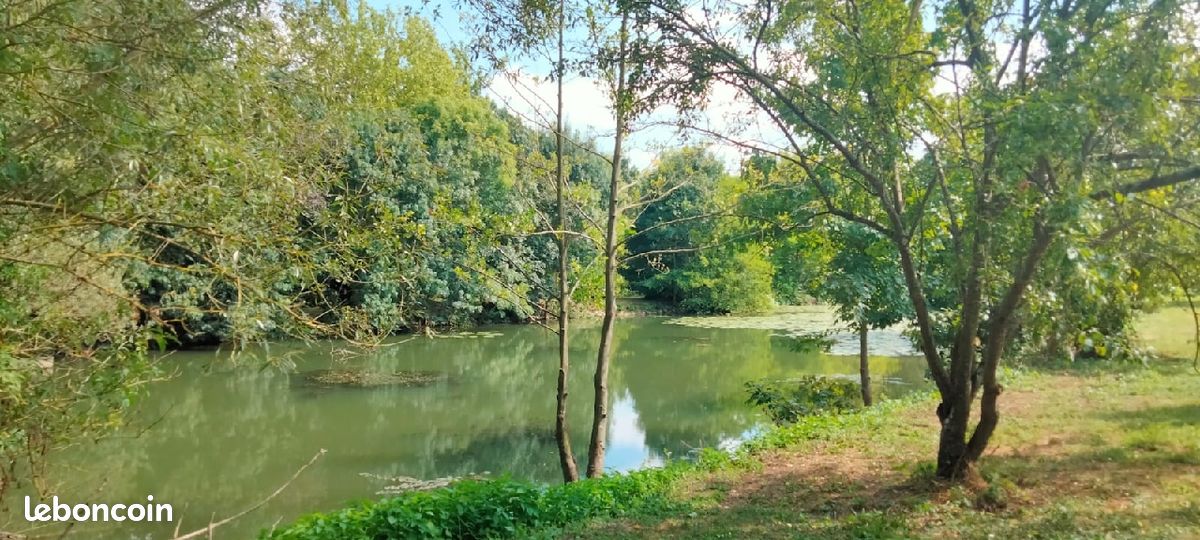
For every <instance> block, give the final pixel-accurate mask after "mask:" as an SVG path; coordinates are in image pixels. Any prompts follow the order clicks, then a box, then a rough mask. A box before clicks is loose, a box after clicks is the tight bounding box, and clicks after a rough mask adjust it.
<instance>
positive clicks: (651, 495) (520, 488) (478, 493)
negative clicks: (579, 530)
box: [260, 463, 693, 540]
mask: <svg viewBox="0 0 1200 540" xmlns="http://www.w3.org/2000/svg"><path fill="white" fill-rule="evenodd" d="M692 467H693V466H692V465H690V464H686V463H675V464H671V465H669V466H667V467H665V468H661V469H647V470H641V471H635V472H632V473H629V474H620V475H612V476H605V477H602V478H596V479H589V480H583V481H579V482H573V483H570V484H563V485H557V486H552V487H544V486H540V485H537V484H533V483H530V482H523V481H518V480H513V479H510V478H500V479H495V480H463V481H460V482H456V483H454V484H452V485H450V486H448V487H446V488H443V489H437V490H433V491H421V492H411V493H406V494H404V495H401V496H399V497H393V498H388V499H383V500H380V501H376V502H362V503H358V504H357V505H354V506H351V507H349V508H345V509H342V510H336V511H333V512H329V513H316V514H310V515H308V516H305V517H302V518H300V519H299V520H297V521H296V522H295V523H294V524H292V525H291V526H289V527H287V528H284V529H281V530H277V531H264V532H263V533H262V534H261V535H260V538H262V539H264V540H266V539H271V540H337V539H353V540H362V539H371V538H376V539H387V538H464V539H474V538H498V537H501V538H503V537H512V536H517V535H519V534H521V533H522V532H526V531H530V530H533V529H544V528H553V527H561V526H563V525H565V524H567V523H571V522H574V521H580V520H584V519H589V518H595V517H612V516H619V515H624V514H626V513H630V512H654V511H661V510H665V509H668V508H670V505H671V504H672V503H671V502H670V501H669V500H668V498H667V494H668V492H669V490H670V489H671V486H672V484H673V483H674V480H675V479H677V478H678V477H679V476H680V475H681V474H682V473H683V472H684V471H685V470H687V469H690V468H692Z"/></svg>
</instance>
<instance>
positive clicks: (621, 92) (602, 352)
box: [587, 10, 632, 478]
mask: <svg viewBox="0 0 1200 540" xmlns="http://www.w3.org/2000/svg"><path fill="white" fill-rule="evenodd" d="M619 16H620V18H621V26H620V28H619V30H618V31H617V36H616V40H617V47H616V54H615V56H614V57H613V58H612V62H613V64H614V66H613V68H614V69H613V71H614V73H613V92H612V106H613V114H614V118H615V120H616V132H615V134H614V136H613V151H612V173H611V176H610V180H609V185H608V202H607V213H608V216H607V219H606V220H605V227H604V322H602V323H601V327H600V347H599V349H598V350H597V352H596V372H595V376H594V378H593V390H594V391H595V395H594V400H593V404H592V436H591V440H590V441H589V443H588V464H587V475H588V477H589V478H595V477H598V476H601V475H603V474H604V451H605V446H606V444H607V442H608V371H609V364H610V362H611V361H612V348H613V325H614V324H616V319H617V259H618V253H617V233H618V231H617V217H618V216H619V214H620V212H621V209H620V208H619V206H618V203H619V200H618V195H619V193H620V191H621V189H620V188H621V164H622V159H623V158H622V151H623V150H624V147H623V145H624V142H625V133H626V131H627V129H628V128H627V125H628V121H629V114H630V113H631V112H632V111H631V108H630V101H631V100H630V96H629V89H628V88H627V86H626V82H627V81H626V63H627V61H628V58H627V53H628V49H627V47H628V44H629V14H628V13H627V12H625V11H624V10H620V15H619Z"/></svg>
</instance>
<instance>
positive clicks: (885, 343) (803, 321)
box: [666, 305, 918, 356]
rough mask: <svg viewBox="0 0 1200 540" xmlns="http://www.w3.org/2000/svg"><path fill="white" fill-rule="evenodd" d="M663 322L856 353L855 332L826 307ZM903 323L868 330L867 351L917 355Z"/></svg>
mask: <svg viewBox="0 0 1200 540" xmlns="http://www.w3.org/2000/svg"><path fill="white" fill-rule="evenodd" d="M666 324H675V325H679V326H690V327H694V328H712V329H723V330H726V329H727V330H736V329H747V330H768V331H771V332H772V335H773V336H778V337H780V338H783V339H784V340H785V341H787V342H788V346H789V347H794V346H795V345H797V344H798V343H799V342H803V343H804V344H807V343H809V342H811V341H813V338H815V337H819V339H820V341H824V343H818V345H820V346H819V347H815V348H814V350H821V349H823V350H826V351H827V352H828V353H829V354H831V355H833V356H854V355H857V354H858V333H857V332H855V331H852V330H851V329H850V328H848V327H847V325H846V324H845V323H842V322H840V321H838V318H837V314H836V313H835V312H834V310H833V309H832V308H829V307H828V306H820V305H816V306H785V307H781V308H779V309H777V310H776V311H775V312H774V313H770V314H767V315H757V316H754V315H752V316H723V317H722V316H718V317H676V318H673V319H670V320H668V321H666ZM904 329H905V325H904V324H897V325H894V326H891V327H889V328H881V329H872V330H871V337H870V345H869V346H870V351H871V352H870V354H871V355H879V356H913V355H916V354H918V353H917V350H916V349H915V348H914V347H913V345H912V341H911V340H909V339H908V338H907V337H905V336H904Z"/></svg>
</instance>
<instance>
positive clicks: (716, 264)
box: [676, 245, 775, 314]
mask: <svg viewBox="0 0 1200 540" xmlns="http://www.w3.org/2000/svg"><path fill="white" fill-rule="evenodd" d="M766 253H767V249H766V248H764V247H762V246H756V245H751V246H748V247H747V248H746V249H745V250H742V251H736V252H733V253H732V254H731V253H729V252H728V251H725V250H723V251H719V252H716V253H712V254H705V255H701V256H700V257H699V260H697V261H696V263H695V264H693V265H692V266H690V267H689V268H687V269H685V270H683V271H682V272H679V273H681V274H682V277H681V278H679V279H678V280H677V282H676V286H678V287H679V288H680V290H681V291H682V292H683V293H684V294H685V296H684V299H683V301H681V302H680V303H679V306H680V307H681V308H683V309H684V310H685V311H688V312H691V313H732V314H746V313H761V312H764V311H769V310H770V309H771V308H772V307H773V306H774V305H775V301H774V297H773V296H772V288H771V277H772V276H773V275H774V272H775V267H774V266H773V265H772V264H771V262H770V261H769V260H768V259H767V257H766Z"/></svg>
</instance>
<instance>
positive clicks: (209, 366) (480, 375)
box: [0, 309, 925, 539]
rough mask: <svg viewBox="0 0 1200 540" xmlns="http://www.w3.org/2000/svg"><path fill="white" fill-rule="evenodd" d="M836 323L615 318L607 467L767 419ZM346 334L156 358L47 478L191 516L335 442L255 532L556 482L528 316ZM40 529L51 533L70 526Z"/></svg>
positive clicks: (890, 389) (80, 533)
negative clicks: (468, 482)
mask: <svg viewBox="0 0 1200 540" xmlns="http://www.w3.org/2000/svg"><path fill="white" fill-rule="evenodd" d="M680 323H684V324H680ZM830 323H831V320H830V318H829V316H828V314H827V312H825V311H823V310H820V309H793V310H791V311H787V312H784V313H782V314H777V315H774V316H770V317H758V318H689V319H670V318H662V317H635V318H623V319H620V320H619V322H618V324H617V326H616V338H617V342H616V347H615V351H616V352H615V357H614V361H613V364H612V371H611V374H610V388H611V392H612V394H611V395H612V414H611V427H610V430H609V446H608V447H609V452H608V460H607V466H608V468H609V469H610V470H613V471H627V470H631V469H635V468H638V467H645V466H654V465H657V464H661V463H662V462H663V461H665V460H668V459H680V458H686V457H688V456H689V455H690V454H691V453H692V452H693V451H694V449H697V448H702V447H712V446H720V447H725V448H731V447H734V446H736V445H737V444H738V443H739V442H740V441H742V440H744V439H745V438H747V437H750V436H753V434H755V433H756V432H758V431H759V430H761V429H763V428H764V427H766V426H767V425H768V423H769V422H768V421H767V419H766V418H765V417H764V416H763V415H762V414H761V413H760V412H758V411H756V410H755V409H754V408H752V407H750V406H748V405H746V403H745V398H746V393H745V389H744V386H743V385H744V383H745V382H746V381H750V380H758V379H764V378H766V379H786V378H789V377H796V376H800V375H805V374H825V375H839V376H854V375H855V374H856V373H857V369H858V361H857V358H856V357H855V356H853V354H854V347H856V346H857V342H856V337H855V336H850V335H842V336H840V339H839V340H838V343H837V344H836V345H835V346H834V347H833V349H832V350H831V352H829V353H824V352H816V351H804V350H801V349H799V348H797V347H796V346H795V345H794V344H793V343H792V342H790V341H789V340H788V339H786V338H784V337H781V335H783V334H788V333H789V332H799V331H811V330H819V329H821V328H823V327H828V326H829V324H830ZM598 334H599V332H598V331H597V330H596V328H595V327H594V323H588V322H585V323H582V324H581V325H580V326H579V327H578V328H577V329H576V330H575V331H574V332H573V333H572V354H573V357H572V370H571V376H570V389H571V396H570V399H571V402H570V404H571V409H570V422H571V430H572V436H573V442H574V445H575V452H576V456H577V457H579V458H585V457H586V447H585V446H586V441H587V436H588V432H589V430H590V421H591V420H590V411H591V399H592V391H591V376H592V368H593V366H594V364H595V357H594V355H595V352H594V351H595V350H596V346H597V340H598ZM873 339H874V341H875V343H874V345H873V348H872V350H873V357H872V371H873V374H874V375H875V378H876V380H877V381H878V382H877V383H876V385H877V386H876V387H877V389H878V390H879V391H880V392H883V393H887V394H892V395H897V394H900V393H904V392H908V391H911V390H912V389H913V388H919V387H922V385H923V384H924V382H923V375H924V371H925V367H924V363H923V362H922V361H921V360H919V359H917V358H914V357H912V356H910V355H911V354H912V351H911V349H908V345H907V343H906V341H905V340H904V339H903V338H901V337H900V336H899V334H898V333H897V332H894V331H890V330H885V331H879V332H876V333H875V334H874V335H873ZM345 349H347V345H345V344H340V343H335V342H324V343H317V344H307V345H305V344H299V343H293V344H289V343H276V344H272V345H271V346H270V347H269V348H265V349H251V350H249V351H247V352H246V353H245V354H243V355H242V356H241V358H240V359H239V360H238V362H237V364H236V365H234V364H232V363H231V362H230V361H229V360H228V356H227V354H226V353H224V352H220V351H186V352H176V353H173V354H171V355H169V356H167V357H166V358H164V359H163V360H162V362H163V365H164V366H166V367H167V369H169V370H172V371H174V372H175V376H173V377H171V378H169V379H167V380H163V381H161V382H156V383H153V384H152V385H151V387H150V389H149V392H148V394H147V395H146V396H145V397H144V398H143V401H142V402H141V403H140V404H139V407H138V408H137V413H136V414H135V415H134V417H133V421H132V422H131V423H130V426H129V427H128V429H125V430H123V431H122V432H121V433H119V434H118V435H116V436H113V437H111V438H108V439H105V440H103V441H101V442H99V443H98V444H83V445H77V446H75V447H72V448H70V449H68V450H65V451H63V452H60V453H59V454H58V455H56V456H55V459H54V460H53V462H52V467H51V472H50V474H49V480H50V481H51V485H52V486H53V488H52V492H53V493H54V494H57V495H59V496H60V497H61V498H63V499H65V500H66V501H69V502H89V503H93V502H109V503H116V502H139V501H144V500H145V498H146V496H147V495H154V497H155V500H156V501H157V502H165V503H170V504H172V505H173V507H174V510H175V516H176V518H179V517H182V520H183V523H182V527H181V530H182V531H189V530H192V529H197V528H200V527H203V526H204V525H205V524H207V523H208V522H209V521H210V519H217V520H219V519H221V518H223V517H226V516H229V515H233V514H236V513H238V512H239V511H241V510H243V509H245V508H248V507H251V506H253V505H254V504H255V503H256V502H258V501H259V500H261V499H262V498H264V497H266V496H267V495H268V494H269V493H271V492H272V491H273V490H274V489H275V488H276V487H278V486H280V485H282V484H283V483H284V482H285V481H286V480H287V479H288V478H289V477H291V476H292V474H293V473H294V472H295V471H296V470H297V468H299V467H300V466H301V465H302V464H304V463H305V462H307V461H308V460H309V458H311V457H312V456H313V455H314V454H315V453H316V452H318V451H319V450H320V449H325V450H326V451H327V452H326V454H325V455H324V456H323V458H321V459H320V460H319V461H318V462H317V463H316V464H315V465H313V466H312V467H311V468H310V469H308V470H306V471H305V473H304V474H303V475H301V476H300V477H299V478H298V479H297V480H296V481H295V482H293V483H292V484H291V485H290V486H289V487H288V488H287V489H286V490H285V491H284V492H282V493H281V494H280V495H279V496H278V497H276V498H274V499H273V500H271V501H270V502H269V503H268V504H266V505H265V506H263V507H262V508H260V509H258V510H255V511H254V512H252V513H250V514H248V515H246V516H245V517H242V518H240V519H239V520H237V521H235V522H233V523H231V524H229V525H226V526H224V527H221V528H220V529H218V530H217V531H216V534H215V535H214V537H216V538H247V537H252V536H253V535H254V534H255V533H256V532H257V531H258V530H260V529H262V528H269V527H271V526H272V524H274V523H276V522H281V523H286V522H288V521H290V520H292V519H294V518H295V517H297V516H299V515H301V514H303V513H307V512H312V511H317V510H330V509H334V508H338V507H340V506H342V505H343V504H345V503H346V502H347V501H351V500H360V499H368V498H372V497H376V496H377V495H376V494H377V493H378V492H380V491H381V490H384V489H385V488H386V487H387V486H389V485H392V484H394V483H396V480H395V478H397V477H407V478H415V479H420V480H430V479H437V478H444V477H458V476H466V475H481V476H488V475H493V476H494V475H499V474H510V475H512V476H514V477H518V478H525V479H531V480H535V481H540V482H555V481H558V479H559V472H558V468H557V453H556V449H555V444H554V437H553V434H554V429H553V426H554V386H555V376H556V370H557V365H558V359H557V348H556V340H555V336H554V335H553V334H552V333H550V332H548V331H546V330H544V329H542V328H540V327H537V326H533V325H530V326H495V327H483V328H476V329H472V331H471V332H464V333H446V334H442V335H439V336H437V337H432V338H431V337H419V338H411V337H410V338H403V337H402V338H396V340H394V341H393V343H392V344H391V345H388V346H384V347H381V348H378V349H375V350H372V351H371V352H369V353H368V354H361V355H350V356H349V357H347V355H345V354H342V353H343V352H345ZM266 357H270V358H274V359H277V360H278V359H285V363H290V364H293V365H294V369H291V370H281V369H278V368H266V369H263V368H261V367H256V366H258V365H259V364H261V359H262V358H266ZM329 368H336V369H366V370H369V371H372V372H378V373H393V372H397V371H421V372H430V373H435V374H437V375H438V379H437V380H436V381H434V382H432V383H431V384H428V385H425V386H419V387H400V386H380V387H375V388H358V387H342V386H320V385H314V384H311V383H310V382H309V381H308V380H307V379H306V377H305V374H306V373H311V372H312V371H313V370H320V369H329ZM582 465H583V464H582V463H581V467H580V468H581V470H582ZM18 504H19V501H18V500H17V498H15V497H14V498H13V499H12V501H11V504H8V506H9V508H8V510H7V512H6V514H7V515H5V516H0V523H3V522H8V523H7V524H6V525H5V526H3V527H0V530H23V529H28V528H29V524H26V523H25V522H24V520H23V519H22V517H21V515H20V512H21V510H20V508H19V507H17V505H18ZM174 528H175V525H174V524H137V525H132V524H121V525H118V524H116V523H110V524H94V525H92V524H89V525H77V526H75V528H74V529H73V530H72V531H71V533H70V534H69V535H68V538H100V539H106V538H111V539H133V538H137V539H151V538H153V539H159V538H170V537H171V533H172V531H173V530H174ZM30 532H31V533H36V534H31V536H35V537H36V536H37V535H48V536H51V537H54V536H56V535H57V534H58V533H59V532H61V526H58V528H54V529H52V528H44V529H41V530H37V531H30Z"/></svg>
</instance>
